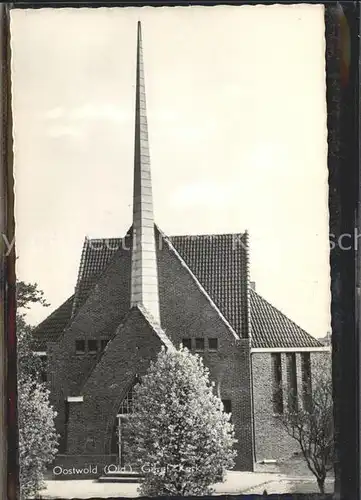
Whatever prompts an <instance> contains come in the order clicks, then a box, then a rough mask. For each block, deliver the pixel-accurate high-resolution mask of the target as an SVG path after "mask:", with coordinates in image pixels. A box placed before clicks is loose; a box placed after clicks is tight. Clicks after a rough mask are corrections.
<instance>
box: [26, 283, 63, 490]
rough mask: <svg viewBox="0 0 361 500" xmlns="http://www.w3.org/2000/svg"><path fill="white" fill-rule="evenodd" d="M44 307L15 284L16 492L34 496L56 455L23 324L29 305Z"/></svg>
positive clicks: (34, 291)
mask: <svg viewBox="0 0 361 500" xmlns="http://www.w3.org/2000/svg"><path fill="white" fill-rule="evenodd" d="M34 303H40V304H42V305H43V306H47V305H48V304H47V303H46V301H45V299H44V296H43V293H42V292H41V291H40V290H38V288H37V285H33V284H29V283H24V282H22V281H19V282H18V283H17V307H18V310H17V317H16V321H17V341H18V415H19V463H20V492H21V497H22V498H24V499H25V498H28V497H29V496H30V495H35V494H36V493H37V492H38V491H39V490H40V489H41V488H42V487H43V486H44V483H43V479H44V472H45V470H46V466H47V464H49V463H51V462H52V461H53V459H54V457H55V454H56V451H57V437H58V436H57V434H56V432H55V426H54V418H55V416H56V413H55V412H54V410H53V408H52V407H51V406H50V404H49V391H48V390H47V388H46V385H45V384H43V383H41V382H40V381H39V373H40V370H41V368H42V367H41V362H40V360H39V357H38V356H36V355H34V353H33V349H32V328H31V326H30V325H28V324H27V322H26V313H25V311H24V309H28V308H29V307H30V304H34Z"/></svg>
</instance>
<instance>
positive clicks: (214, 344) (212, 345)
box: [208, 339, 218, 351]
mask: <svg viewBox="0 0 361 500" xmlns="http://www.w3.org/2000/svg"><path fill="white" fill-rule="evenodd" d="M208 347H209V350H210V351H217V349H218V339H208Z"/></svg>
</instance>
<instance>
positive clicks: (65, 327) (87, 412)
mask: <svg viewBox="0 0 361 500" xmlns="http://www.w3.org/2000/svg"><path fill="white" fill-rule="evenodd" d="M143 71H144V70H143V56H142V40H141V26H140V23H138V46H137V73H136V106H135V143H134V186H133V189H134V198H133V221H130V223H131V222H132V223H131V227H130V229H129V231H128V233H127V234H126V235H124V236H123V237H119V238H114V239H85V242H84V246H83V250H82V255H81V263H80V267H79V273H78V279H77V282H76V286H75V291H74V294H73V295H71V296H70V297H69V298H68V299H67V300H66V301H65V302H64V303H63V304H62V305H60V306H59V307H58V308H57V309H56V310H55V311H54V312H53V313H52V314H50V316H49V317H48V318H46V319H45V320H44V321H43V322H42V323H41V324H40V325H39V326H37V327H36V329H35V331H34V337H35V351H36V352H37V354H38V355H39V356H41V357H43V359H44V361H45V367H46V368H45V371H44V373H43V377H44V379H46V381H47V384H48V385H49V388H50V393H51V403H52V404H53V405H54V407H55V409H56V411H57V412H58V415H57V418H56V427H57V430H58V432H59V434H60V436H61V438H60V448H59V454H58V456H57V459H56V463H57V464H59V465H61V466H63V467H74V466H75V467H82V466H87V465H90V464H92V465H98V466H99V467H103V466H104V465H106V464H115V463H120V464H121V465H124V463H123V462H124V455H123V453H122V449H123V444H124V443H122V433H121V431H122V426H123V425H125V422H126V418H127V417H126V416H127V414H129V413H130V412H131V411H132V389H133V387H134V385H135V384H136V383H137V382H138V381H139V380H140V379H141V377H142V375H143V374H144V373H145V372H146V370H147V368H148V366H149V363H150V361H151V360H154V359H155V358H156V356H157V353H158V352H159V350H160V349H161V348H162V346H165V348H167V349H174V348H177V347H178V346H179V345H181V344H183V345H184V346H186V347H187V348H189V349H190V350H191V351H192V352H194V353H199V354H201V355H202V356H203V359H204V362H205V364H206V365H207V366H208V367H209V369H210V373H211V377H212V379H213V380H214V382H215V387H216V390H217V393H218V395H219V396H220V398H221V399H222V401H223V405H224V410H225V411H227V412H231V414H232V422H233V424H234V427H235V433H236V438H237V439H238V443H237V445H236V446H237V459H236V469H237V470H245V471H252V470H253V467H254V464H255V462H256V461H258V462H259V461H263V460H271V459H272V460H277V459H281V458H286V457H288V456H290V455H292V453H293V452H294V451H295V444H294V442H293V441H292V440H291V439H290V438H288V437H287V435H286V434H285V432H284V430H283V429H282V427H281V425H280V423H279V419H278V418H277V417H278V416H279V415H280V414H282V412H283V411H284V408H285V407H286V405H287V404H291V399H290V398H289V391H291V390H293V391H295V392H297V394H298V401H299V402H298V403H297V404H304V403H305V401H306V396H307V394H309V392H310V390H311V386H312V382H311V379H312V369H313V366H314V363H319V362H322V360H321V356H325V355H328V352H329V348H328V347H324V346H323V345H322V344H321V343H320V342H319V341H318V340H316V339H315V338H313V337H312V336H311V335H309V334H308V333H306V332H305V331H304V330H303V329H302V328H300V327H299V326H298V325H296V324H295V323H294V322H293V321H291V320H290V319H289V318H287V317H286V316H285V315H284V314H283V313H282V312H280V311H279V310H278V309H276V308H275V307H273V306H272V305H271V304H270V303H269V302H267V300H265V299H264V298H263V297H261V296H260V295H259V294H258V293H257V292H256V290H255V286H254V283H253V282H252V281H250V277H249V249H248V235H247V232H245V233H243V234H217V235H192V236H166V235H165V234H163V233H162V231H161V229H160V228H159V227H158V226H157V225H156V223H155V221H154V217H153V199H152V183H151V168H150V157H149V145H148V124H147V116H146V98H145V85H144V73H143ZM281 381H283V382H285V383H286V387H287V388H288V389H287V390H284V389H280V382H281ZM292 401H293V399H292Z"/></svg>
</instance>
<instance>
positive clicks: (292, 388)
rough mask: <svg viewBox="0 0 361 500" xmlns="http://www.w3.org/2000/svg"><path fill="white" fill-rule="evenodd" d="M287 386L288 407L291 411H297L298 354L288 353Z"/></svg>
mask: <svg viewBox="0 0 361 500" xmlns="http://www.w3.org/2000/svg"><path fill="white" fill-rule="evenodd" d="M286 360H287V385H288V406H289V409H290V410H291V411H297V408H298V395H297V372H296V354H295V353H294V352H293V353H287V354H286Z"/></svg>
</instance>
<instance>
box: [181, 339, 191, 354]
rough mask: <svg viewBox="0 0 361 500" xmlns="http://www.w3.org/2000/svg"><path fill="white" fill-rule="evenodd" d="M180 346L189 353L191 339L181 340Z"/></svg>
mask: <svg viewBox="0 0 361 500" xmlns="http://www.w3.org/2000/svg"><path fill="white" fill-rule="evenodd" d="M182 345H183V347H186V348H187V349H188V350H189V351H190V350H191V349H192V339H182Z"/></svg>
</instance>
